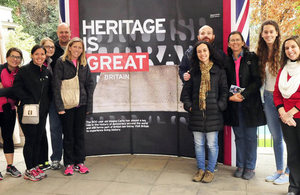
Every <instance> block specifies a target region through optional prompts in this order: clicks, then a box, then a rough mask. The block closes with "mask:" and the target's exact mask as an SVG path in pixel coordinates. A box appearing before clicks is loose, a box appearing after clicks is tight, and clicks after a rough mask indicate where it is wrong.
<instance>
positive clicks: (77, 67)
mask: <svg viewBox="0 0 300 195" xmlns="http://www.w3.org/2000/svg"><path fill="white" fill-rule="evenodd" d="M78 71H79V63H78V62H77V61H76V76H78Z"/></svg>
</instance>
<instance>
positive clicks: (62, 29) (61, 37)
mask: <svg viewBox="0 0 300 195" xmlns="http://www.w3.org/2000/svg"><path fill="white" fill-rule="evenodd" d="M56 34H57V37H58V41H56V42H55V53H54V54H53V56H52V57H51V59H52V62H51V67H52V70H53V69H54V66H55V64H56V60H57V59H58V58H59V57H60V56H62V55H63V54H64V52H65V49H66V47H67V45H68V43H69V41H70V38H71V31H70V27H69V25H68V24H66V23H61V24H59V25H58V26H57V31H56Z"/></svg>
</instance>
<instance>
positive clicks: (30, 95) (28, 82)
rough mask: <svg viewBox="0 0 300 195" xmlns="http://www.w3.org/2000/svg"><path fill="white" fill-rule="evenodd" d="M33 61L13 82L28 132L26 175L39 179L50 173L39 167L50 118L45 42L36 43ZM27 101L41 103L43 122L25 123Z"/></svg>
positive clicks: (48, 74)
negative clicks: (46, 127) (24, 115)
mask: <svg viewBox="0 0 300 195" xmlns="http://www.w3.org/2000/svg"><path fill="white" fill-rule="evenodd" d="M31 58H32V61H31V62H30V63H29V64H27V65H25V66H22V67H21V68H20V70H19V72H18V74H17V75H16V78H15V81H14V84H13V88H12V90H13V94H14V96H15V98H16V99H17V100H18V117H19V122H20V125H21V128H22V130H23V133H24V136H25V145H24V149H23V155H24V159H25V164H26V168H27V170H26V171H25V174H24V178H25V179H28V180H31V181H39V180H40V179H42V178H44V177H46V176H47V175H46V174H45V173H44V172H43V171H42V170H41V169H40V168H39V166H38V163H39V162H38V160H39V155H40V148H41V140H42V137H43V136H46V135H45V134H46V129H45V126H46V118H47V114H48V110H49V101H50V99H49V98H50V97H51V96H50V94H51V91H50V90H51V85H50V73H49V71H48V70H47V68H46V67H45V66H43V63H44V61H45V59H46V50H45V49H44V47H43V46H40V45H35V46H34V47H33V48H32V50H31ZM24 104H39V105H40V106H39V123H38V124H23V122H22V117H23V106H24Z"/></svg>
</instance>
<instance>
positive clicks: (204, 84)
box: [199, 61, 213, 110]
mask: <svg viewBox="0 0 300 195" xmlns="http://www.w3.org/2000/svg"><path fill="white" fill-rule="evenodd" d="M212 65H213V63H212V62H211V61H209V62H208V64H204V63H201V62H200V70H201V82H200V89H199V108H200V110H206V96H207V92H208V91H210V74H209V71H210V69H211V67H212Z"/></svg>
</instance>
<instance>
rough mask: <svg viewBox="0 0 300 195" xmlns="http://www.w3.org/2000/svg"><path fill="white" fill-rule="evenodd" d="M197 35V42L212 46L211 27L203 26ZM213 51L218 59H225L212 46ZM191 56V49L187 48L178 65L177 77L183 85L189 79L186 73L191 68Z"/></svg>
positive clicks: (213, 35) (212, 31)
mask: <svg viewBox="0 0 300 195" xmlns="http://www.w3.org/2000/svg"><path fill="white" fill-rule="evenodd" d="M198 33H199V34H198V36H197V39H198V41H206V42H209V43H210V44H212V45H213V46H214V44H213V43H214V40H215V34H214V30H213V29H212V27H210V26H208V25H204V26H202V27H201V28H200V29H199V32H198ZM214 50H215V52H216V53H217V54H218V55H219V56H220V58H223V59H225V57H226V55H225V53H224V52H223V51H222V50H221V49H218V48H216V47H215V46H214ZM191 55H192V48H189V49H188V50H186V52H185V53H184V56H183V58H182V60H181V63H180V65H179V77H180V79H181V80H182V82H183V83H184V82H185V81H188V80H189V79H190V78H191V76H190V74H189V72H188V71H189V70H190V68H191V65H190V59H191Z"/></svg>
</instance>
